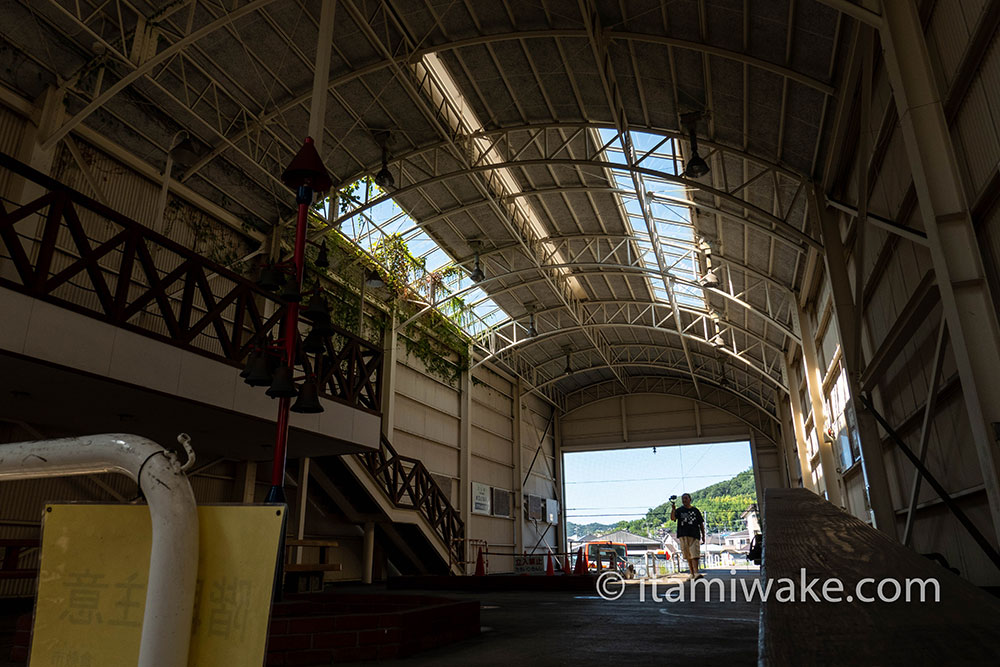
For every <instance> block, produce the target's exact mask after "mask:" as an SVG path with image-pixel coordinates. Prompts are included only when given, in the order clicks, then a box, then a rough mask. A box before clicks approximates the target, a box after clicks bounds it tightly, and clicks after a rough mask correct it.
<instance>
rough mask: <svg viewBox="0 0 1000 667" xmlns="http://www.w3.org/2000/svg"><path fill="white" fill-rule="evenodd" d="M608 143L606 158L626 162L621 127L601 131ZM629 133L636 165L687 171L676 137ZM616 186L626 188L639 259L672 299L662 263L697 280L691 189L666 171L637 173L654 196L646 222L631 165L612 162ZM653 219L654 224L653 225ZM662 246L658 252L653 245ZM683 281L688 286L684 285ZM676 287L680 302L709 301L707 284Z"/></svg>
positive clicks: (657, 289)
mask: <svg viewBox="0 0 1000 667" xmlns="http://www.w3.org/2000/svg"><path fill="white" fill-rule="evenodd" d="M598 134H599V136H600V140H601V143H602V144H604V145H606V146H607V147H606V148H605V149H604V159H605V161H607V162H609V163H611V164H612V165H621V166H622V167H626V166H627V160H626V157H625V153H624V151H623V150H622V147H621V143H620V142H619V141H617V140H615V138H616V136H617V133H616V132H615V131H614V130H611V129H602V130H599V132H598ZM629 139H630V141H631V143H632V147H633V149H634V151H635V160H636V163H637V166H638V167H640V168H641V169H643V170H651V171H659V172H662V173H663V174H666V175H675V174H678V173H681V172H682V171H683V165H682V164H681V160H680V154H679V151H678V150H677V144H676V141H675V140H674V139H673V138H665V137H663V136H658V135H654V134H649V133H645V132H631V133H630V135H629ZM610 171H611V174H612V177H613V178H614V181H615V186H616V187H617V188H618V189H619V190H621V191H622V192H620V193H619V194H618V197H619V202H620V206H621V208H622V211H623V213H624V217H625V222H626V224H627V225H628V227H629V233H630V234H631V235H632V236H634V237H635V239H636V244H637V246H638V247H639V249H640V254H639V259H640V261H641V262H642V266H643V267H645V268H646V269H648V270H649V271H650V273H649V275H648V278H647V283H648V285H649V288H650V290H651V292H652V294H653V295H654V297H655V298H656V299H659V300H661V301H665V302H669V301H670V299H669V295H668V291H667V289H666V286H665V285H664V280H666V279H667V277H666V276H663V275H662V274H661V266H662V267H665V268H666V271H667V274H668V275H670V276H673V277H675V278H677V279H682V280H687V281H691V282H697V280H698V273H697V262H696V261H695V253H697V252H698V249H697V242H696V232H695V228H694V224H693V223H692V221H691V205H690V204H689V197H688V193H687V189H686V188H685V187H684V186H683V185H682V184H679V183H676V182H673V181H670V180H667V179H666V178H664V177H663V176H656V175H652V174H647V173H642V172H640V173H637V176H636V179H635V180H637V181H638V182H639V184H640V187H641V188H642V189H643V190H644V192H643V196H644V197H645V196H646V193H651V194H652V195H653V197H651V198H648V200H647V201H648V208H649V215H650V221H649V223H647V220H646V217H645V215H643V210H642V205H641V204H640V201H639V196H638V193H636V191H635V187H636V185H635V180H633V178H632V174H631V173H629V171H628V170H627V169H621V168H618V167H617V166H612V167H610ZM649 224H651V225H652V227H653V228H652V229H649ZM654 247H655V248H658V249H659V252H660V257H659V258H657V257H656V254H655V252H654V251H653V248H654ZM682 287H683V289H682ZM673 292H674V294H675V296H676V299H677V302H678V303H679V304H681V305H683V306H686V307H689V308H696V309H698V310H705V309H706V307H707V303H706V299H705V293H704V290H703V289H702V288H700V287H694V286H691V285H682V284H680V283H677V284H676V285H675V286H674V289H673Z"/></svg>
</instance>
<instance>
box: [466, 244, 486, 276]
mask: <svg viewBox="0 0 1000 667" xmlns="http://www.w3.org/2000/svg"><path fill="white" fill-rule="evenodd" d="M472 248H473V249H474V250H475V251H476V266H475V268H474V269H472V273H470V274H469V277H470V278H472V280H473V281H474V282H477V283H479V282H482V281H484V280H486V274H485V273H483V266H482V264H481V263H480V261H479V241H473V242H472Z"/></svg>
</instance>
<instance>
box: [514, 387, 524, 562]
mask: <svg viewBox="0 0 1000 667" xmlns="http://www.w3.org/2000/svg"><path fill="white" fill-rule="evenodd" d="M521 391H522V386H521V376H520V375H519V376H517V378H516V379H515V380H514V411H513V412H514V427H513V432H514V438H513V439H514V443H513V445H514V446H513V449H514V451H513V452H512V456H513V459H514V460H513V464H514V484H513V492H514V502H513V503H511V512H512V513H513V515H514V553H518V554H519V553H523V552H524V510H523V509H522V507H523V504H524V486H523V485H522V484H521V479H522V476H523V475H524V456H523V455H522V454H521Z"/></svg>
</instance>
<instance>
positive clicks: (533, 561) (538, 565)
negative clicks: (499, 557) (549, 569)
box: [514, 556, 545, 574]
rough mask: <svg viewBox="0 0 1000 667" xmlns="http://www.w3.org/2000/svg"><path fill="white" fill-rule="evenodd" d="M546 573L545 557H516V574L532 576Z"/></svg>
mask: <svg viewBox="0 0 1000 667" xmlns="http://www.w3.org/2000/svg"><path fill="white" fill-rule="evenodd" d="M544 571H545V556H514V573H515V574H532V573H537V572H544Z"/></svg>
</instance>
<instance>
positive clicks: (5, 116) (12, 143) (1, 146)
mask: <svg viewBox="0 0 1000 667" xmlns="http://www.w3.org/2000/svg"><path fill="white" fill-rule="evenodd" d="M26 125H27V121H25V120H24V119H23V118H21V117H20V116H19V115H17V114H16V113H14V112H13V111H10V110H9V109H6V108H4V107H3V106H0V153H6V154H7V155H16V154H17V151H18V147H19V145H20V143H21V137H22V136H23V135H24V130H25V126H26ZM10 180H11V176H10V174H8V173H0V196H2V197H6V196H7V195H8V190H7V188H8V186H9V185H10Z"/></svg>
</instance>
